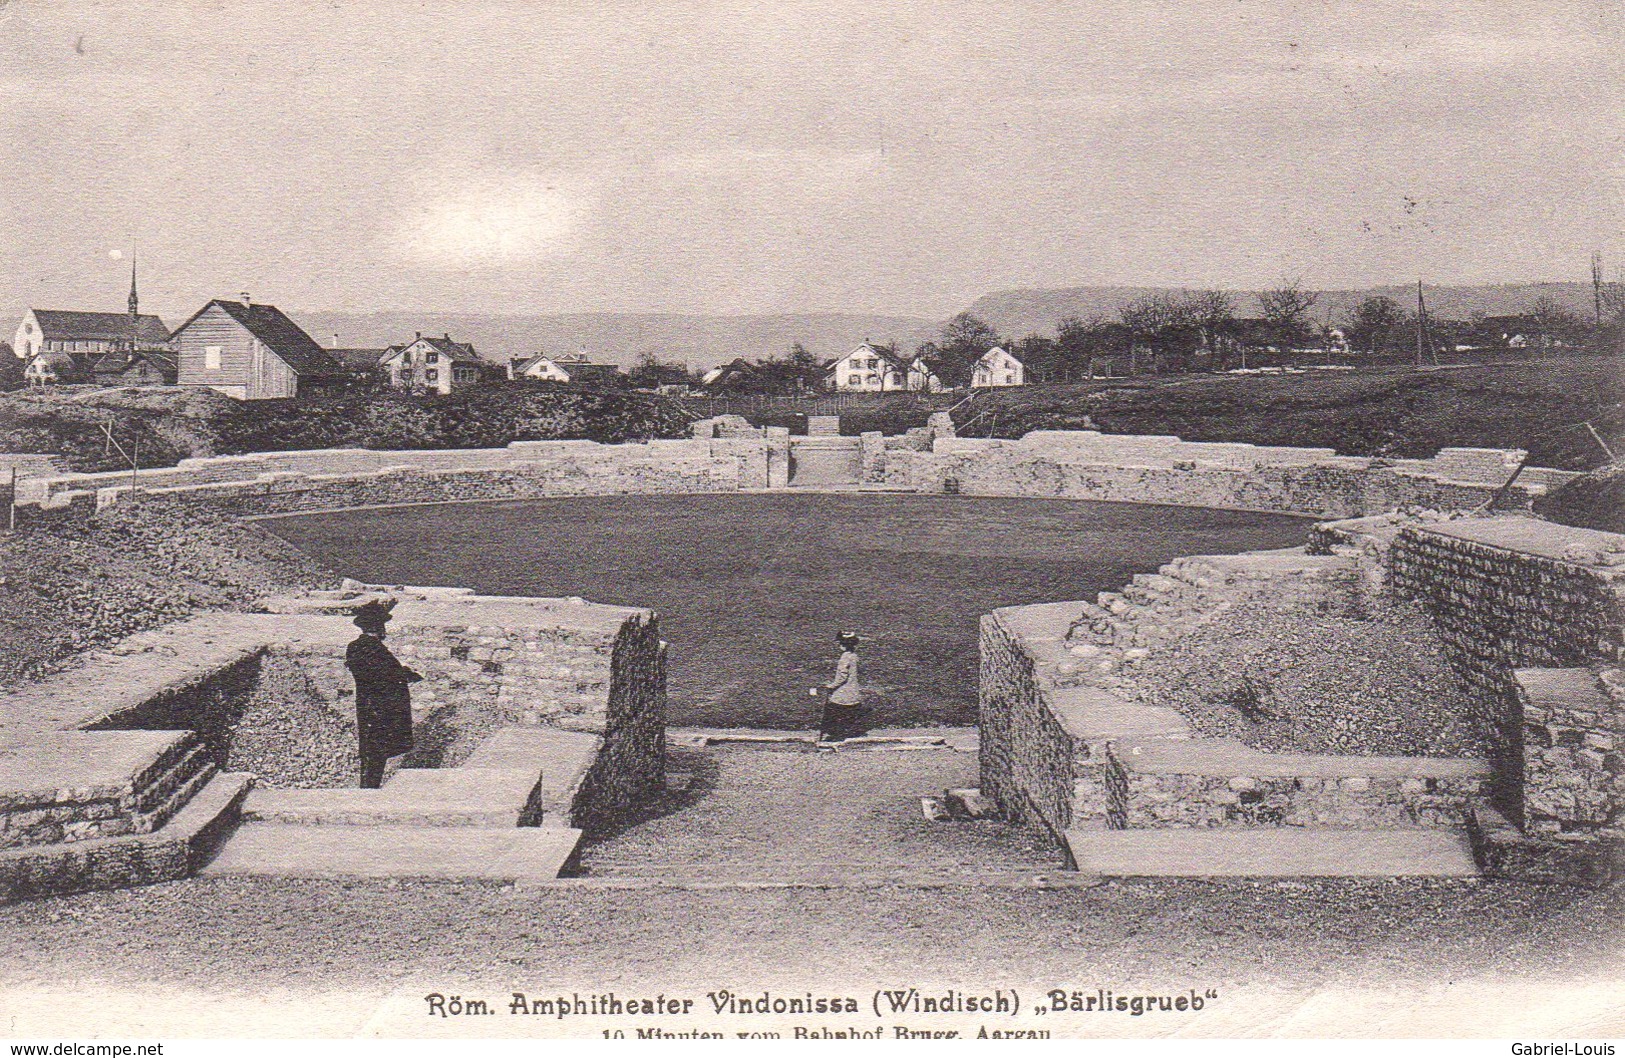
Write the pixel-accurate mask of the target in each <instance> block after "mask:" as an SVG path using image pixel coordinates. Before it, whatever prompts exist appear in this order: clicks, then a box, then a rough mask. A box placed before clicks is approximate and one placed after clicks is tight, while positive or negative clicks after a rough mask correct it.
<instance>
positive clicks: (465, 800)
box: [243, 767, 544, 828]
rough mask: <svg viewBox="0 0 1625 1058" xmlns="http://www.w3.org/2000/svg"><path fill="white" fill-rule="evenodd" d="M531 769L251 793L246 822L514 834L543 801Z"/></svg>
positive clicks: (414, 771) (463, 771) (442, 771)
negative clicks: (507, 830)
mask: <svg viewBox="0 0 1625 1058" xmlns="http://www.w3.org/2000/svg"><path fill="white" fill-rule="evenodd" d="M540 786H541V780H540V778H539V775H538V769H536V768H534V767H531V768H403V769H401V770H400V771H398V772H396V773H395V777H394V778H393V779H391V780H390V781H389V782H388V783H386V784H385V785H384V787H383V789H381V790H359V789H342V790H333V789H328V790H273V789H262V790H255V791H254V792H253V794H252V795H251V796H250V797H249V799H248V802H247V803H246V804H245V805H244V806H243V818H244V820H245V821H248V822H253V823H281V824H288V825H299V826H306V827H323V826H342V827H381V826H416V827H483V828H490V827H497V828H501V827H517V826H520V825H523V824H527V823H531V822H534V821H535V820H534V819H533V818H532V817H533V816H534V815H536V813H537V812H538V811H540V810H539V809H537V808H535V805H536V804H537V803H538V802H540V801H542V800H543V797H542V793H543V792H544V791H541V790H539V787H540Z"/></svg>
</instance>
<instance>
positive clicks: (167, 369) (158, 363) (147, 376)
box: [91, 349, 180, 386]
mask: <svg viewBox="0 0 1625 1058" xmlns="http://www.w3.org/2000/svg"><path fill="white" fill-rule="evenodd" d="M91 373H92V374H93V375H94V376H95V379H96V383H97V385H102V386H173V385H174V384H175V381H176V379H177V378H178V377H179V375H180V367H179V365H178V364H177V363H176V362H175V354H174V353H171V352H167V351H163V350H157V349H132V350H129V351H127V352H117V353H108V354H107V355H106V356H103V357H101V358H99V359H98V360H97V361H96V362H95V363H94V364H93V365H92V366H91Z"/></svg>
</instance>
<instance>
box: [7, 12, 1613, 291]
mask: <svg viewBox="0 0 1625 1058" xmlns="http://www.w3.org/2000/svg"><path fill="white" fill-rule="evenodd" d="M1622 28H1625V8H1622V4H1621V3H1620V2H1608V3H1602V2H1588V0H1570V2H1565V3H1550V2H1546V3H1543V2H1541V0H1482V2H1475V3H1466V2H1461V0H1455V2H1449V3H1435V2H1430V0H1416V2H1391V0H1361V2H1358V3H1347V4H1345V3H1333V2H1314V3H1308V2H1304V3H1293V2H1288V0H1273V2H1269V3H1249V2H1236V0H1226V2H1218V0H1212V2H1202V0H1197V2H1184V3H1145V2H1138V0H1097V2H1090V0H1082V2H1077V3H1073V4H1069V5H1058V4H1053V3H1022V2H1019V0H1005V2H999V3H986V4H983V3H957V2H949V0H940V2H932V3H893V4H876V3H873V2H872V0H866V2H840V0H836V2H828V3H807V4H803V3H797V2H794V0H783V2H773V3H761V4H759V5H756V6H747V5H743V4H732V5H712V4H706V3H661V2H654V3H648V4H634V3H617V2H614V0H609V2H605V0H594V2H590V3H573V2H558V3H548V2H542V0H532V2H525V3H518V2H487V0H465V2H460V3H456V4H448V3H444V2H439V0H437V2H434V3H415V2H404V0H400V2H396V0H368V2H365V3H354V2H350V0H333V2H327V3H311V2H306V0H274V2H268V0H232V2H231V3H215V2H202V0H168V2H165V3H153V4H144V3H140V2H129V0H121V2H117V3H104V2H89V0H48V2H46V0H9V2H8V0H0V149H3V152H4V153H3V156H0V314H3V315H8V316H17V315H20V314H21V313H22V311H23V310H24V309H25V308H27V307H29V306H38V307H58V308H66V307H71V308H103V307H105V308H107V309H109V310H118V309H120V308H121V307H122V304H123V299H124V293H125V289H126V286H127V283H128V267H129V261H128V254H129V248H130V247H131V246H132V245H134V246H135V247H137V251H138V253H139V259H140V268H141V274H142V287H143V297H144V306H147V307H152V308H154V309H156V310H158V311H161V312H164V313H165V314H166V317H167V316H168V315H176V316H179V317H181V318H184V317H185V315H187V314H189V313H190V311H192V309H194V308H195V307H196V306H197V305H200V304H201V303H202V301H203V300H204V299H207V298H209V297H219V296H235V295H236V294H237V293H238V292H239V291H249V292H250V293H252V295H253V297H254V300H256V301H265V302H273V303H276V304H279V305H281V306H283V307H284V308H297V309H305V310H322V309H326V310H338V311H375V310H376V311H385V310H408V311H438V312H455V311H467V312H501V313H550V312H591V311H605V312H645V311H665V312H693V313H723V314H744V313H779V312H804V311H850V312H874V313H896V314H903V315H917V316H926V317H931V316H943V315H946V314H948V313H951V312H953V311H956V310H957V309H959V308H962V307H964V306H965V305H966V304H968V303H969V302H970V301H972V300H974V299H975V298H976V297H978V296H980V295H982V294H984V293H988V292H991V291H995V290H1001V289H1009V288H1019V287H1055V286H1085V285H1107V284H1132V285H1183V286H1223V287H1231V288H1257V287H1262V286H1268V285H1272V284H1276V283H1278V282H1280V281H1281V280H1282V279H1283V278H1301V279H1302V280H1303V281H1304V282H1305V283H1306V285H1310V286H1317V287H1325V288H1338V287H1359V286H1364V285H1370V284H1376V283H1387V282H1404V281H1407V280H1412V279H1414V278H1415V277H1417V276H1423V277H1425V278H1427V279H1428V280H1429V281H1430V282H1437V283H1477V282H1511V281H1518V280H1529V279H1584V278H1586V276H1587V270H1588V268H1589V260H1590V256H1591V254H1592V252H1593V251H1597V250H1601V251H1603V252H1604V253H1605V255H1607V258H1608V260H1609V261H1610V262H1611V264H1610V274H1612V268H1613V265H1625V232H1622V227H1625V207H1622V201H1621V192H1622V190H1625V180H1622V171H1621V166H1622V165H1625V135H1622V133H1625V99H1622V98H1621V96H1622V93H1621V86H1622V82H1625V78H1622V72H1625V71H1622V63H1625V59H1622V56H1625V49H1622V47H1621V44H1622V41H1621V36H1622Z"/></svg>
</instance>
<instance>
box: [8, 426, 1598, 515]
mask: <svg viewBox="0 0 1625 1058" xmlns="http://www.w3.org/2000/svg"><path fill="white" fill-rule="evenodd" d="M695 434H696V436H695V437H693V438H691V439H688V440H670V441H662V440H655V441H649V442H647V443H634V444H622V445H602V444H597V443H594V442H591V441H522V442H515V443H513V444H511V445H509V446H508V447H506V448H498V449H466V450H465V449H460V450H451V451H399V452H373V451H367V450H364V449H334V450H327V451H311V452H266V453H258V454H254V455H245V456H222V457H217V458H211V459H187V460H183V461H182V462H181V463H180V464H179V465H178V466H175V467H172V468H160V469H153V470H145V471H142V472H141V473H140V474H139V475H138V476H137V478H136V482H135V484H134V485H132V483H131V476H130V475H128V474H60V475H55V476H46V477H36V478H28V479H25V480H24V481H22V482H21V483H20V485H19V487H18V503H19V504H20V507H19V518H20V520H21V523H22V524H24V525H25V526H26V525H30V524H49V523H50V522H52V521H53V520H60V519H64V518H79V517H86V516H89V515H91V514H93V513H94V512H95V511H96V510H98V509H101V508H104V507H107V506H109V505H112V504H115V503H125V502H130V501H132V500H133V499H136V498H138V497H139V496H141V495H144V494H159V495H168V496H176V497H182V498H195V499H197V500H199V501H205V502H208V503H211V504H214V505H217V506H219V507H221V508H223V509H226V510H229V511H234V512H237V513H241V514H271V513H280V512H289V511H309V510H330V509H335V508H342V507H361V506H374V505H386V504H397V503H434V502H446V501H456V500H497V499H531V498H540V497H547V496H590V495H604V494H617V493H671V492H734V491H740V490H752V489H780V488H788V487H792V486H793V482H792V481H791V480H790V468H791V464H792V453H793V450H794V447H795V446H796V445H797V444H809V445H811V444H817V443H819V442H821V441H823V442H827V440H828V439H826V438H817V437H813V438H792V437H790V435H789V431H788V430H785V429H783V428H775V427H767V428H763V429H757V428H754V427H751V426H749V425H748V424H746V423H745V422H744V421H743V420H738V421H733V420H732V419H731V418H730V417H727V416H724V417H722V418H720V419H715V420H705V421H704V422H701V423H696V424H695ZM852 440H853V441H855V442H856V446H857V463H858V470H857V474H856V477H857V480H856V481H854V482H851V483H850V484H849V487H853V488H860V487H868V488H881V489H898V490H906V491H914V492H927V493H955V492H957V493H964V494H967V495H997V496H1035V497H1053V498H1066V499H1092V500H1111V501H1120V502H1130V503H1168V504H1177V505H1184V506H1206V507H1227V508H1238V509H1248V510H1261V511H1280V512H1294V513H1307V514H1314V515H1320V516H1326V517H1352V516H1357V515H1362V514H1372V513H1376V512H1380V511H1387V510H1393V509H1396V508H1405V507H1426V508H1433V509H1440V510H1453V509H1466V508H1473V507H1479V506H1482V505H1484V504H1486V503H1488V502H1490V501H1491V500H1492V499H1495V500H1496V501H1497V502H1498V503H1499V505H1501V506H1503V507H1507V508H1527V507H1529V506H1530V504H1531V503H1532V502H1533V500H1534V499H1535V498H1536V497H1539V496H1542V495H1545V494H1546V492H1548V491H1549V490H1550V489H1552V488H1554V487H1556V486H1557V485H1558V484H1561V483H1562V482H1564V481H1567V480H1568V479H1569V478H1571V477H1573V476H1574V475H1571V474H1566V473H1563V472H1560V471H1555V470H1545V469H1540V468H1527V469H1525V470H1524V471H1523V472H1522V473H1521V474H1520V475H1519V477H1518V479H1517V481H1516V483H1515V484H1513V485H1512V487H1511V488H1509V489H1506V490H1505V492H1504V494H1501V492H1500V490H1501V487H1502V486H1503V485H1504V484H1505V483H1506V482H1507V480H1508V478H1510V477H1511V475H1512V472H1513V470H1514V469H1515V468H1516V467H1517V466H1518V464H1519V462H1520V461H1521V459H1522V457H1523V453H1521V452H1508V451H1500V450H1491V449H1471V448H1451V449H1445V450H1444V451H1442V452H1440V453H1439V454H1438V455H1437V456H1435V457H1433V458H1432V459H1399V460H1377V459H1369V458H1357V457H1350V456H1339V455H1337V454H1336V453H1334V452H1332V451H1331V450H1330V449H1316V448H1285V447H1270V446H1255V445H1245V444H1210V443H1197V442H1187V441H1181V440H1180V439H1179V438H1177V437H1139V436H1119V435H1109V434H1101V433H1097V432H1095V431H1090V430H1080V431H1052V430H1040V431H1035V432H1033V433H1030V434H1027V435H1026V436H1025V437H1023V438H1021V439H1020V440H1015V441H1003V440H977V439H966V438H956V437H954V436H952V435H951V433H950V432H948V431H947V430H945V429H942V428H940V427H929V428H922V429H919V430H914V431H910V432H909V433H908V434H906V435H903V436H898V437H884V436H882V435H880V434H878V433H871V434H864V435H863V436H862V437H860V438H854V439H852Z"/></svg>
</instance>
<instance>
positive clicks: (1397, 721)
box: [1127, 602, 1486, 757]
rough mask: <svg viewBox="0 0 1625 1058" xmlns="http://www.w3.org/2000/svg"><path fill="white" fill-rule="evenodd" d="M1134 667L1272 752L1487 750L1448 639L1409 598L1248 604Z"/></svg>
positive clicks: (1157, 689) (1199, 714) (1192, 712)
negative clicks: (1349, 607) (1370, 605)
mask: <svg viewBox="0 0 1625 1058" xmlns="http://www.w3.org/2000/svg"><path fill="white" fill-rule="evenodd" d="M1127 678H1128V679H1129V681H1130V682H1131V684H1133V685H1134V686H1135V688H1136V689H1138V690H1139V691H1140V692H1141V693H1142V694H1144V695H1145V696H1146V699H1147V700H1149V701H1155V702H1158V703H1159V704H1164V705H1170V706H1173V707H1174V708H1175V709H1178V710H1179V712H1180V713H1181V714H1183V715H1184V716H1185V717H1186V718H1187V719H1188V720H1189V721H1190V722H1191V724H1192V725H1193V726H1194V727H1195V728H1196V730H1197V731H1198V732H1200V733H1201V734H1202V735H1203V736H1206V737H1210V738H1218V737H1228V738H1234V739H1238V740H1240V741H1241V742H1244V743H1246V744H1247V745H1249V746H1252V747H1254V748H1255V749H1261V750H1265V751H1267V752H1271V753H1331V754H1344V755H1389V754H1392V755H1398V756H1445V757H1457V756H1465V757H1476V756H1482V755H1483V754H1484V752H1485V750H1486V746H1485V743H1484V740H1483V733H1482V732H1481V731H1480V730H1479V728H1478V726H1477V723H1476V721H1475V720H1474V718H1473V708H1472V702H1471V701H1470V700H1469V699H1468V698H1467V695H1466V693H1465V692H1464V691H1463V690H1462V688H1461V686H1460V684H1459V681H1458V680H1457V679H1456V678H1455V677H1454V676H1453V675H1452V673H1451V671H1450V666H1449V662H1448V660H1447V659H1446V657H1445V653H1444V643H1443V641H1442V640H1441V639H1440V637H1439V634H1438V633H1437V631H1435V630H1434V628H1433V625H1432V622H1431V621H1430V620H1429V619H1428V618H1427V616H1426V615H1425V614H1423V613H1422V612H1421V611H1420V610H1418V609H1417V608H1415V607H1414V606H1411V605H1408V604H1404V603H1398V602H1394V603H1390V604H1388V605H1385V606H1384V607H1383V608H1382V609H1381V610H1380V611H1378V612H1375V613H1372V614H1370V615H1362V616H1359V617H1350V616H1334V615H1330V614H1307V613H1300V612H1293V613H1283V612H1280V611H1273V610H1271V609H1269V608H1267V607H1261V606H1248V607H1238V608H1237V609H1236V610H1235V611H1233V612H1232V613H1230V614H1228V615H1227V616H1226V618H1225V620H1223V621H1215V622H1212V623H1208V624H1202V625H1197V626H1194V627H1191V628H1188V629H1185V630H1183V631H1182V632H1181V634H1180V635H1179V636H1178V637H1177V638H1176V639H1175V640H1174V641H1172V642H1169V643H1167V644H1164V645H1163V646H1160V647H1156V648H1154V649H1153V650H1152V655H1151V657H1149V658H1147V659H1146V660H1145V661H1144V662H1142V663H1141V664H1140V665H1138V666H1136V667H1135V669H1134V670H1133V674H1132V675H1131V676H1128V677H1127Z"/></svg>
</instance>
